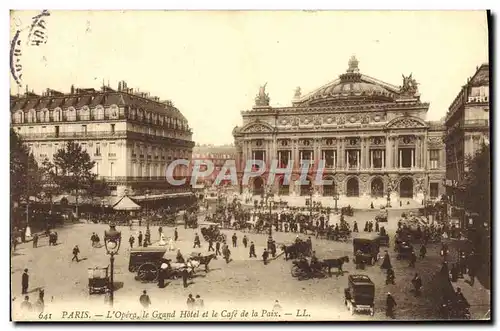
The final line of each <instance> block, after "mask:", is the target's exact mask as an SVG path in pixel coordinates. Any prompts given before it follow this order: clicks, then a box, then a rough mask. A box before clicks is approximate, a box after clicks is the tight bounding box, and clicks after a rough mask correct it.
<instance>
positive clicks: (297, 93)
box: [294, 86, 302, 99]
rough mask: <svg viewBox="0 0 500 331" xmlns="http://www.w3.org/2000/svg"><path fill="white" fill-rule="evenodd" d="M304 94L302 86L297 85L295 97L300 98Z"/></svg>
mask: <svg viewBox="0 0 500 331" xmlns="http://www.w3.org/2000/svg"><path fill="white" fill-rule="evenodd" d="M301 96H302V91H301V89H300V86H297V88H296V89H295V95H294V98H295V99H300V97H301Z"/></svg>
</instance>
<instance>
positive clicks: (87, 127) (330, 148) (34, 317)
mask: <svg viewBox="0 0 500 331" xmlns="http://www.w3.org/2000/svg"><path fill="white" fill-rule="evenodd" d="M489 25H490V16H489V13H488V12H487V11H460V12H459V11H414V12H413V11H160V10H158V11H56V10H36V11H23V10H20V11H17V10H13V11H11V14H10V63H9V75H10V82H11V85H10V176H11V178H10V180H11V182H10V197H11V205H10V206H11V213H10V215H11V216H10V226H11V228H10V231H11V232H10V233H11V245H10V254H11V261H10V262H11V284H10V285H11V319H12V320H13V321H36V322H57V321H79V322H92V321H125V322H137V321H140V322H150V321H164V322H169V321H243V322H253V321H299V322H304V321H394V320H396V321H417V320H425V321H436V320H445V321H451V320H475V321H479V320H487V321H488V320H490V319H491V317H490V316H491V312H490V307H491V268H492V267H491V262H490V260H491V254H490V247H491V237H490V236H491V234H490V229H491V227H490V222H491V204H490V202H491V196H490V195H491V192H490V185H489V183H490V182H491V173H490V165H491V161H490V143H489V139H490V137H489V132H490V105H491V100H490V84H489V77H490V71H491V70H490V65H489V59H488V46H489V43H488V41H489V34H488V28H489Z"/></svg>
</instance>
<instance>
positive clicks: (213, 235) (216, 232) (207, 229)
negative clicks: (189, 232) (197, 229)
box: [200, 222, 226, 242]
mask: <svg viewBox="0 0 500 331" xmlns="http://www.w3.org/2000/svg"><path fill="white" fill-rule="evenodd" d="M200 225H202V226H204V227H202V228H201V235H202V236H203V239H205V240H206V241H210V240H211V241H214V242H215V241H220V242H225V241H226V235H225V234H224V233H221V231H220V228H219V224H217V223H213V222H204V223H201V224H200Z"/></svg>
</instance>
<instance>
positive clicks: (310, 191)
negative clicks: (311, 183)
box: [309, 187, 314, 222]
mask: <svg viewBox="0 0 500 331" xmlns="http://www.w3.org/2000/svg"><path fill="white" fill-rule="evenodd" d="M313 193H314V189H313V188H312V187H311V189H310V190H309V221H310V222H311V221H312V219H313V218H312V215H313Z"/></svg>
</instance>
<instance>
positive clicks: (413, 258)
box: [408, 250, 417, 268]
mask: <svg viewBox="0 0 500 331" xmlns="http://www.w3.org/2000/svg"><path fill="white" fill-rule="evenodd" d="M415 262H417V255H416V254H415V251H413V250H412V251H411V254H410V264H409V265H408V266H409V267H410V268H415Z"/></svg>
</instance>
